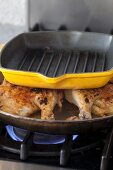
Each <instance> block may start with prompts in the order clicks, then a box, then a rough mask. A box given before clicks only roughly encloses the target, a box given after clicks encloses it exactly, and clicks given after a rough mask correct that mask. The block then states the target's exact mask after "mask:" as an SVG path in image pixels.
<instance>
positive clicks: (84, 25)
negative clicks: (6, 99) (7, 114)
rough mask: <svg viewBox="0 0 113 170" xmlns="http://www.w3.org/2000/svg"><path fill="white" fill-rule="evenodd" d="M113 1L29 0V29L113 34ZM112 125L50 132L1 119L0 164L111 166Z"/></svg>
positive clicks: (57, 169)
mask: <svg viewBox="0 0 113 170" xmlns="http://www.w3.org/2000/svg"><path fill="white" fill-rule="evenodd" d="M112 5H113V2H112V1H106V2H105V1H104V2H103V1H102V0H99V1H98V0H95V1H88V0H85V1H81V0H79V1H75V0H62V1H58V0H52V1H51V0H46V2H45V1H44V0H37V1H31V0H28V15H27V19H28V20H27V21H28V22H27V27H28V31H51V30H59V31H62V30H67V31H68V30H76V31H87V32H91V31H92V32H102V33H109V34H113V22H112V16H113V10H112ZM112 141H113V129H111V128H110V129H103V130H102V131H99V132H95V133H93V134H89V133H87V134H74V135H69V136H65V135H62V136H61V135H49V134H40V133H35V132H30V131H27V130H24V129H19V128H17V127H13V126H11V125H6V124H4V123H3V122H0V168H1V169H8V168H9V169H11V170H12V169H16V170H18V169H22V170H24V169H27V170H31V169H32V170H37V169H39V170H40V169H42V170H65V169H66V170H71V169H77V170H99V169H100V170H111V169H113V164H112V157H113V146H112V145H113V142H112Z"/></svg>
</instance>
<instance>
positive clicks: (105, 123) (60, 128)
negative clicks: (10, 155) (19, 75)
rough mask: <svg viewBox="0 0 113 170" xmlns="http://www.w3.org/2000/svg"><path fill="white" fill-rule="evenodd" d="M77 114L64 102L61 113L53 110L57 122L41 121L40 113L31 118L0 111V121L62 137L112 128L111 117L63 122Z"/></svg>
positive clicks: (0, 76) (112, 119)
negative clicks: (61, 135)
mask: <svg viewBox="0 0 113 170" xmlns="http://www.w3.org/2000/svg"><path fill="white" fill-rule="evenodd" d="M2 80H3V76H2V74H0V82H2ZM69 108H70V109H69ZM77 114H78V109H77V108H76V107H75V106H74V105H71V104H69V103H68V102H66V101H64V103H63V110H62V112H59V111H58V109H57V108H56V109H55V117H56V119H58V120H41V119H40V113H36V114H35V115H33V117H22V116H18V115H13V114H10V113H6V112H3V111H1V110H0V120H1V121H2V122H3V123H5V124H10V125H13V126H16V127H19V128H22V129H27V130H30V131H33V132H39V133H47V134H63V135H64V134H65V135H67V134H78V133H89V132H91V133H92V132H95V131H97V130H102V129H105V128H110V127H113V116H106V117H101V118H93V119H90V120H74V121H69V120H64V119H66V118H68V117H70V116H74V115H77Z"/></svg>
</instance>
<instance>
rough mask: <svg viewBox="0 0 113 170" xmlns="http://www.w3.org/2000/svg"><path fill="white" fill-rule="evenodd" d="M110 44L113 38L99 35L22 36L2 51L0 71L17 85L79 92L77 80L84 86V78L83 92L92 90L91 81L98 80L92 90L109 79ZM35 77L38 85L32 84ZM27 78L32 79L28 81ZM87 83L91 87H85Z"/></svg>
mask: <svg viewBox="0 0 113 170" xmlns="http://www.w3.org/2000/svg"><path fill="white" fill-rule="evenodd" d="M112 44H113V42H112V36H110V35H105V34H98V33H82V32H37V33H23V34H21V35H19V36H17V37H15V38H14V39H13V40H11V41H10V42H9V43H8V44H6V46H5V47H4V49H3V50H2V53H1V71H2V72H3V74H4V76H5V77H6V79H7V80H8V81H10V82H11V83H14V84H18V85H25V86H31V87H44V88H45V87H46V88H81V85H80V82H79V83H78V85H76V84H77V81H76V80H77V79H81V84H83V83H84V81H83V79H84V80H85V79H86V78H87V81H86V80H85V81H86V82H85V84H84V85H85V87H82V88H94V85H92V83H91V81H90V80H91V78H94V79H95V78H98V80H96V81H97V83H96V84H97V86H96V85H95V87H100V86H102V85H104V84H105V83H107V82H108V80H109V79H110V78H111V77H112V73H111V71H110V70H111V69H112V67H113V46H112ZM6 74H10V76H7V75H6ZM15 75H17V76H16V77H15ZM23 75H24V80H23V77H21V76H23ZM35 75H36V76H37V77H38V79H37V80H35V81H37V83H34V77H35ZM28 76H30V77H32V78H31V79H29V80H28ZM99 77H100V78H102V79H101V82H100V80H99ZM103 77H104V78H103ZM35 78H36V77H35ZM89 78H90V80H89ZM18 79H19V80H18ZM72 79H73V80H72ZM94 79H92V81H94ZM65 80H66V82H65ZM103 80H104V82H103ZM28 81H29V82H28ZM30 81H31V82H30ZM63 81H64V82H63ZM89 81H90V85H89V87H86V86H88V85H87V84H89ZM98 81H99V84H98ZM62 83H64V84H62ZM39 84H40V85H39ZM72 84H74V85H72ZM100 84H101V85H100ZM62 86H63V87H62ZM72 86H73V87H72ZM76 86H77V87H76Z"/></svg>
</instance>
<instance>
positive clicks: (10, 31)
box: [0, 0, 27, 43]
mask: <svg viewBox="0 0 113 170" xmlns="http://www.w3.org/2000/svg"><path fill="white" fill-rule="evenodd" d="M26 18H27V0H0V42H3V43H4V42H6V41H8V40H9V39H11V38H12V37H14V36H15V35H17V34H19V33H21V32H23V31H26V25H27V19H26Z"/></svg>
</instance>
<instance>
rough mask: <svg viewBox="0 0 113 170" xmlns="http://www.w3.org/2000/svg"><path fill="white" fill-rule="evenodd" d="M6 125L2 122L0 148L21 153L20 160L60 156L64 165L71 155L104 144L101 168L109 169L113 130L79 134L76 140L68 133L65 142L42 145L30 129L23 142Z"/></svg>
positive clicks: (74, 155)
mask: <svg viewBox="0 0 113 170" xmlns="http://www.w3.org/2000/svg"><path fill="white" fill-rule="evenodd" d="M5 127H6V126H5V125H2V124H0V150H2V152H4V151H7V153H13V154H16V155H20V156H19V157H20V160H24V161H25V160H29V159H30V158H32V159H31V160H34V159H35V158H36V159H37V160H38V159H40V158H41V157H43V158H53V157H57V158H59V157H60V165H61V166H64V165H66V164H67V163H68V161H69V158H70V156H71V157H74V158H75V159H76V155H78V154H84V155H85V153H88V151H89V150H91V149H94V148H97V149H98V148H101V147H102V146H104V147H103V148H104V149H103V153H102V157H101V168H100V170H108V169H107V167H108V163H109V160H110V158H111V150H112V145H113V142H112V141H113V130H109V131H106V130H104V131H102V132H98V133H94V134H85V135H79V136H78V137H77V139H76V140H75V141H73V140H72V135H68V136H65V142H64V143H61V144H56V145H55V144H51V145H48V144H45V145H42V144H34V143H33V137H34V133H33V132H29V131H27V134H26V136H25V137H24V140H23V141H22V142H17V141H14V140H12V139H11V138H10V137H9V135H8V133H7V131H6V128H5ZM107 134H108V135H107ZM105 136H107V137H105ZM2 152H1V153H2Z"/></svg>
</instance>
